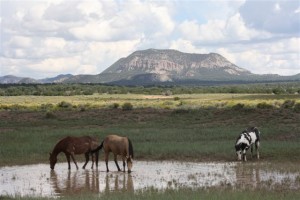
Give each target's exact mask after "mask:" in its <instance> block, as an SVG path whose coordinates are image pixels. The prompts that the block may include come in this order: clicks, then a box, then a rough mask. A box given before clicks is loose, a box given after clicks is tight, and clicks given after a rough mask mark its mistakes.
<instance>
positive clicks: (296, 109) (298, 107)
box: [294, 103, 300, 113]
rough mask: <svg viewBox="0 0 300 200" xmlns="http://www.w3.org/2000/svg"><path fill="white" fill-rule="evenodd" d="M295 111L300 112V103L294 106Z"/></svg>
mask: <svg viewBox="0 0 300 200" xmlns="http://www.w3.org/2000/svg"><path fill="white" fill-rule="evenodd" d="M294 111H295V112H299V113H300V103H296V104H295V106H294Z"/></svg>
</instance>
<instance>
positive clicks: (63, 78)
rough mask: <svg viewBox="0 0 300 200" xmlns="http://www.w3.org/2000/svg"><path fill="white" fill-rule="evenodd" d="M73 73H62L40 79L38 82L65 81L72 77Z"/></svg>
mask: <svg viewBox="0 0 300 200" xmlns="http://www.w3.org/2000/svg"><path fill="white" fill-rule="evenodd" d="M72 77H73V75H72V74H60V75H58V76H56V77H53V78H45V79H39V80H38V82H40V83H63V82H64V81H66V80H68V79H70V78H72Z"/></svg>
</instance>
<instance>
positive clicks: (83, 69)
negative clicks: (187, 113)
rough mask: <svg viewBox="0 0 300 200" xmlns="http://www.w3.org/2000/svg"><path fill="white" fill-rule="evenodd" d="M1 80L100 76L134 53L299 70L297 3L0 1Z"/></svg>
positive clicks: (257, 70) (265, 70)
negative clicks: (152, 51)
mask: <svg viewBox="0 0 300 200" xmlns="http://www.w3.org/2000/svg"><path fill="white" fill-rule="evenodd" d="M0 3H1V5H0V8H1V9H0V26H1V32H0V34H1V35H0V39H1V41H0V42H1V49H0V76H4V75H8V74H13V75H16V76H23V77H33V78H45V77H53V76H56V75H58V74H65V73H71V74H99V73H100V72H102V71H103V70H105V69H106V68H107V67H109V66H110V65H111V64H113V63H114V62H115V61H117V60H118V59H119V58H121V57H126V56H128V55H129V54H130V53H132V52H134V51H136V50H142V49H148V48H158V49H176V50H179V51H182V52H189V53H210V52H216V53H219V54H221V55H223V56H224V57H226V58H227V59H228V60H229V61H231V62H233V63H235V64H236V65H238V66H240V67H243V68H245V69H247V70H250V71H251V72H253V73H257V74H266V73H272V74H280V75H293V74H297V73H300V0H262V1H261V0H231V1H225V0H223V1H221V0H211V1H208V0H206V1H204V0H198V1H197V0H193V1H191V0H186V1H179V0H178V1H174V0H173V1H171V0H169V1H167V0H161V1H141V0H133V1H121V0H104V1H99V0H49V1H46V0H32V1H29V0H26V1H24V0H23V1H21V0H19V1H16V0H0Z"/></svg>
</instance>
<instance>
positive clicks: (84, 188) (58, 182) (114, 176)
mask: <svg viewBox="0 0 300 200" xmlns="http://www.w3.org/2000/svg"><path fill="white" fill-rule="evenodd" d="M99 174H100V172H99V171H98V170H85V171H74V172H73V171H70V170H68V171H67V172H66V173H65V177H64V176H63V175H64V174H62V173H59V174H58V173H57V172H56V171H55V170H51V172H50V182H51V183H50V184H51V186H52V188H53V192H54V194H55V195H57V196H70V195H76V194H79V193H87V192H89V193H95V194H97V193H102V192H105V193H110V192H125V191H129V192H134V184H133V178H132V175H131V174H128V173H123V172H117V173H106V172H105V173H101V176H99Z"/></svg>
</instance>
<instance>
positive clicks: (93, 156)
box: [91, 153, 95, 169]
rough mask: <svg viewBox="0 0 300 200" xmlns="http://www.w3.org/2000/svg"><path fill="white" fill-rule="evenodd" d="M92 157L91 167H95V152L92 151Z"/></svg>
mask: <svg viewBox="0 0 300 200" xmlns="http://www.w3.org/2000/svg"><path fill="white" fill-rule="evenodd" d="M91 157H92V167H91V169H94V162H95V155H94V154H93V153H91Z"/></svg>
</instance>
